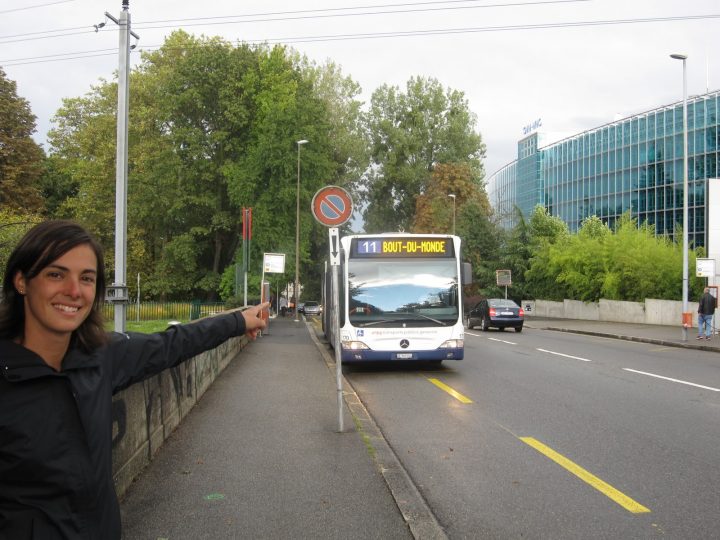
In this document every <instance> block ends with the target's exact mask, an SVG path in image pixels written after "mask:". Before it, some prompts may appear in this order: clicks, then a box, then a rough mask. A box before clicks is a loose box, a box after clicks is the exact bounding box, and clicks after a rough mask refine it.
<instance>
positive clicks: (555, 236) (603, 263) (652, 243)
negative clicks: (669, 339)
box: [525, 207, 702, 302]
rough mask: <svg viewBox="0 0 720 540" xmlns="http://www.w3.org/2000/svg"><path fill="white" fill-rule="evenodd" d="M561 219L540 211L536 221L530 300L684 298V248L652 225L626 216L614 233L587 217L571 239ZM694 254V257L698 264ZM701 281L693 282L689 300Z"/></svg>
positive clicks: (529, 275)
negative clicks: (656, 233)
mask: <svg viewBox="0 0 720 540" xmlns="http://www.w3.org/2000/svg"><path fill="white" fill-rule="evenodd" d="M561 223H562V222H559V220H558V218H554V217H552V216H549V215H548V214H547V212H546V211H545V210H544V209H543V208H542V207H538V208H536V210H535V212H534V213H533V216H532V218H531V226H530V235H529V239H530V240H529V244H530V245H532V246H533V248H532V256H531V259H530V260H531V264H530V268H529V269H528V270H527V272H526V273H525V277H526V279H527V282H526V286H527V290H528V292H529V296H530V297H534V298H544V299H548V300H562V299H564V298H569V299H575V300H584V301H588V302H595V301H598V300H599V299H600V298H606V299H609V300H626V301H636V302H642V301H644V300H645V299H646V298H658V299H668V300H677V299H679V298H680V297H681V296H682V249H681V247H680V246H678V245H676V244H674V243H673V242H671V241H670V240H669V239H667V238H666V237H663V236H659V237H658V236H655V233H654V230H653V228H652V227H651V226H649V225H647V224H642V225H638V222H637V220H636V219H632V218H631V217H630V214H629V213H626V214H625V215H624V216H623V217H622V218H621V219H620V220H618V222H617V224H616V227H615V230H610V229H609V228H608V227H607V225H605V224H604V223H602V221H601V220H600V219H599V218H598V217H596V216H592V217H589V218H587V219H586V220H585V221H584V222H583V224H582V226H581V227H580V230H579V231H578V233H577V234H574V235H571V234H569V233H568V232H567V228H566V227H564V225H562V224H561ZM695 257H696V255H695V253H694V252H690V253H689V264H690V266H692V265H693V263H694V260H695ZM701 291H702V282H701V281H700V280H698V279H697V278H692V279H691V280H690V296H691V297H697V296H699V294H700V292H701Z"/></svg>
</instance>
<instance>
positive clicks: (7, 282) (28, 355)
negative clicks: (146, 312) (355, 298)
mask: <svg viewBox="0 0 720 540" xmlns="http://www.w3.org/2000/svg"><path fill="white" fill-rule="evenodd" d="M104 296H105V274H104V270H103V256H102V250H101V248H100V246H99V245H98V244H97V242H96V241H95V240H94V239H93V237H92V236H91V235H90V234H89V233H88V232H87V231H86V230H85V229H83V228H82V227H81V226H79V225H77V224H76V223H73V222H70V221H61V220H59V221H48V222H45V223H42V224H40V225H37V226H36V227H34V228H33V229H31V230H30V231H29V232H28V233H27V234H26V235H25V237H24V238H23V239H22V240H21V241H20V243H19V244H18V246H17V247H16V248H15V250H14V251H13V253H12V254H11V256H10V259H9V260H8V264H7V269H6V272H5V278H4V281H3V298H2V301H0V539H5V538H7V539H13V540H15V539H25V538H33V539H46V538H50V539H54V538H68V539H69V538H72V539H75V538H83V539H88V540H90V539H98V538H113V539H117V538H120V510H119V505H118V501H117V497H116V494H115V489H114V486H113V479H112V452H111V444H112V413H111V406H112V396H113V394H115V393H116V392H118V391H120V390H122V389H123V388H126V387H128V386H130V385H131V384H134V383H136V382H138V381H142V380H144V379H147V378H148V377H151V376H152V375H155V374H157V373H159V372H161V371H162V370H164V369H167V368H169V367H173V366H176V365H178V364H179V363H181V362H183V361H184V360H187V359H189V358H192V357H193V356H195V355H197V354H199V353H201V352H203V351H205V350H208V349H212V348H214V347H216V346H218V345H219V344H221V343H222V342H224V341H225V340H227V339H228V338H230V337H232V336H239V335H242V334H247V335H248V337H250V338H251V339H254V338H255V336H256V335H257V333H258V332H259V331H260V330H262V329H263V328H264V327H265V322H264V321H263V319H261V318H260V314H261V312H262V310H263V309H266V308H267V307H268V305H267V304H263V305H260V306H256V307H253V308H250V309H248V310H246V311H243V312H242V313H240V312H237V311H236V312H232V313H228V314H224V315H220V316H217V317H213V318H209V319H204V320H201V321H198V322H196V323H193V324H186V325H177V326H174V327H172V328H170V329H168V330H167V331H166V332H160V333H157V334H136V333H128V334H107V333H106V332H105V331H104V329H103V320H102V315H101V311H100V308H101V305H102V303H103V300H104Z"/></svg>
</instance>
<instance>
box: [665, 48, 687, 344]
mask: <svg viewBox="0 0 720 540" xmlns="http://www.w3.org/2000/svg"><path fill="white" fill-rule="evenodd" d="M670 58H673V59H675V60H682V64H683V247H682V255H683V269H682V311H683V331H682V339H683V341H687V338H688V325H689V324H690V322H689V321H688V320H687V319H688V315H687V313H688V142H687V137H688V130H687V55H686V54H671V55H670Z"/></svg>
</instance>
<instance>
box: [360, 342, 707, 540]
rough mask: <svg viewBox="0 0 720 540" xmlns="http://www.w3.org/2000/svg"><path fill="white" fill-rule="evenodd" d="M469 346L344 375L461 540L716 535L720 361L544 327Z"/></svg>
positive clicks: (447, 528)
mask: <svg viewBox="0 0 720 540" xmlns="http://www.w3.org/2000/svg"><path fill="white" fill-rule="evenodd" d="M465 346H466V349H465V360H463V361H460V362H445V363H444V364H443V366H442V367H440V368H431V367H429V366H427V365H414V366H409V365H403V366H397V365H395V366H388V365H384V366H370V367H359V368H351V369H349V370H347V372H346V378H347V379H348V381H349V382H350V383H351V384H352V385H353V387H354V389H355V390H356V392H357V393H358V395H359V397H360V399H361V400H362V401H363V402H364V404H365V406H366V407H367V409H368V410H369V412H370V414H371V415H372V416H373V418H374V419H375V422H376V423H377V424H378V426H379V427H380V429H381V430H382V431H383V433H384V435H385V438H386V439H387V441H388V442H389V444H390V445H391V446H392V448H393V449H394V451H395V453H396V454H397V456H398V457H399V459H400V460H401V462H402V463H403V465H404V467H405V468H406V470H407V471H408V473H409V474H410V476H411V477H412V479H413V480H414V482H415V483H416V485H417V487H418V489H419V490H420V491H421V493H422V495H423V496H424V497H425V499H426V500H427V502H428V505H429V506H430V508H431V509H432V511H433V512H434V514H435V516H436V518H437V520H438V521H439V523H440V524H441V525H442V526H443V528H444V529H445V531H446V532H447V535H448V537H449V538H451V539H455V538H458V539H459V538H498V539H509V538H541V539H545V538H552V539H578V538H583V539H595V538H598V539H600V538H602V539H608V538H618V539H620V538H622V539H625V538H634V539H644V538H681V539H688V538H717V536H718V532H717V531H718V526H719V525H720V489H718V485H720V452H719V449H720V417H719V414H718V413H720V356H719V355H718V354H717V353H710V352H703V351H695V350H688V349H679V348H671V347H661V346H658V345H652V344H646V343H635V342H628V341H620V340H612V339H605V338H599V337H592V336H582V335H575V334H566V333H559V332H551V331H544V330H536V329H531V328H526V329H525V330H524V331H523V332H522V333H515V332H512V331H506V332H497V331H491V332H481V331H479V330H474V331H468V332H467V333H466V341H465Z"/></svg>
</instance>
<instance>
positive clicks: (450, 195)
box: [448, 193, 455, 235]
mask: <svg viewBox="0 0 720 540" xmlns="http://www.w3.org/2000/svg"><path fill="white" fill-rule="evenodd" d="M448 197H450V198H451V199H452V200H453V228H452V233H453V235H454V234H455V194H454V193H449V194H448Z"/></svg>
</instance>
